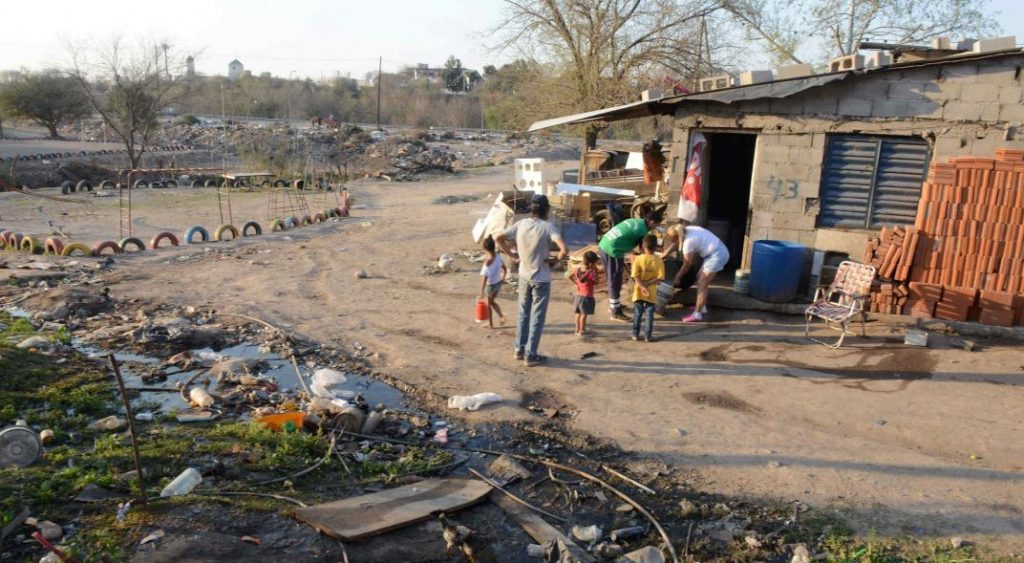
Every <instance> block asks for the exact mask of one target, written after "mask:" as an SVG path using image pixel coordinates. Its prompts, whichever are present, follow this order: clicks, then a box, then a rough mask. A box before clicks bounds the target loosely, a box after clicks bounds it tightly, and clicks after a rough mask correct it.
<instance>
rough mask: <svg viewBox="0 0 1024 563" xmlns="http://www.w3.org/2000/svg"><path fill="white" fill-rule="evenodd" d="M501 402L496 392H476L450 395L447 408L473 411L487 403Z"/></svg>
mask: <svg viewBox="0 0 1024 563" xmlns="http://www.w3.org/2000/svg"><path fill="white" fill-rule="evenodd" d="M498 402H501V395H499V394H497V393H477V394H476V395H452V396H451V397H448V408H450V409H459V410H463V411H466V410H469V411H475V410H479V409H480V407H482V406H484V405H486V404H488V403H498Z"/></svg>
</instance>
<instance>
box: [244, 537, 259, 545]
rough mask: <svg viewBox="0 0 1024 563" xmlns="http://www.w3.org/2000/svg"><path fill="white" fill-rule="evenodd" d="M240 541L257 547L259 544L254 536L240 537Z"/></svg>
mask: <svg viewBox="0 0 1024 563" xmlns="http://www.w3.org/2000/svg"><path fill="white" fill-rule="evenodd" d="M241 539H242V541H244V542H246V543H251V544H253V545H259V544H260V539H259V538H257V537H255V536H242V538H241Z"/></svg>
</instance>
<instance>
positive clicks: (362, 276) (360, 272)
mask: <svg viewBox="0 0 1024 563" xmlns="http://www.w3.org/2000/svg"><path fill="white" fill-rule="evenodd" d="M355 276H356V279H357V280H365V279H366V278H368V277H370V274H368V273H367V272H366V270H357V271H356V273H355Z"/></svg>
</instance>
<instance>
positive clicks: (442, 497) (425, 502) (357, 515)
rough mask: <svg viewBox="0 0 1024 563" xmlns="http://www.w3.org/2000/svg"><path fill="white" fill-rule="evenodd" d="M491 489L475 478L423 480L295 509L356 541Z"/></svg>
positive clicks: (335, 535)
mask: <svg viewBox="0 0 1024 563" xmlns="http://www.w3.org/2000/svg"><path fill="white" fill-rule="evenodd" d="M491 490H492V488H491V486H490V485H488V484H487V483H484V482H483V481H479V480H477V479H456V478H451V479H426V480H424V481H420V482H419V483H414V484H411V485H404V486H401V487H395V488H393V489H386V490H383V491H380V492H376V493H370V494H367V495H361V496H357V497H352V498H347V499H342V500H337V501H333V502H328V503H324V504H318V505H315V506H310V507H306V508H298V509H296V510H294V511H293V512H292V514H293V515H294V516H295V518H297V519H299V520H300V521H302V522H305V523H307V524H309V525H311V526H313V527H314V528H316V529H318V530H320V531H321V532H323V533H325V534H327V535H328V536H331V537H332V538H335V539H339V540H358V539H362V538H366V537H370V536H373V535H376V534H380V533H384V532H388V531H391V530H394V529H397V528H401V527H403V526H408V525H409V524H415V523H416V522H422V521H423V520H426V519H428V518H430V517H431V516H432V515H433V514H436V513H437V512H453V511H455V510H459V509H461V508H465V507H467V506H470V505H472V504H476V503H477V502H480V501H481V500H483V499H484V498H485V497H486V496H487V495H488V494H489V493H490V492H491Z"/></svg>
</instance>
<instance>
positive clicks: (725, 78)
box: [700, 73, 737, 92]
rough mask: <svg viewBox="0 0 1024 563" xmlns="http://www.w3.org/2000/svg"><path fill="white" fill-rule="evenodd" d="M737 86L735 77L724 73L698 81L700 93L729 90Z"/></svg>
mask: <svg viewBox="0 0 1024 563" xmlns="http://www.w3.org/2000/svg"><path fill="white" fill-rule="evenodd" d="M736 85H737V81H736V77H735V76H733V75H731V74H728V73H725V74H719V75H716V76H709V77H707V78H702V79H701V81H700V91H701V92H709V91H711V90H721V89H722V88H731V87H733V86H736Z"/></svg>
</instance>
